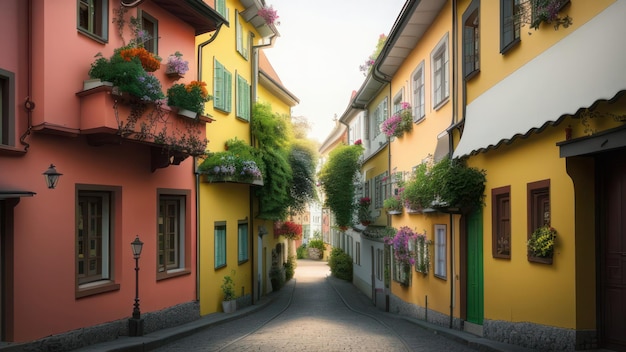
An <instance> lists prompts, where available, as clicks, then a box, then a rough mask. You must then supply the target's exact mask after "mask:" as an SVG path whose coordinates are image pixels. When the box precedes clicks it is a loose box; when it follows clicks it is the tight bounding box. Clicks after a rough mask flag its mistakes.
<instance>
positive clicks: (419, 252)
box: [415, 235, 432, 275]
mask: <svg viewBox="0 0 626 352" xmlns="http://www.w3.org/2000/svg"><path fill="white" fill-rule="evenodd" d="M431 243H432V242H431V241H429V240H427V239H426V235H418V237H417V239H416V240H415V271H417V272H420V273H422V274H424V275H426V274H428V267H429V266H430V253H429V251H428V245H429V244H431Z"/></svg>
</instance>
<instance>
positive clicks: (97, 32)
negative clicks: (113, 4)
mask: <svg viewBox="0 0 626 352" xmlns="http://www.w3.org/2000/svg"><path fill="white" fill-rule="evenodd" d="M108 4H109V1H108V0H78V10H77V12H78V14H77V16H78V31H79V32H81V33H83V34H86V35H88V36H90V37H92V38H94V39H97V40H99V41H103V42H106V41H108V39H109V35H108V32H109V27H108V24H109V17H108V16H109V8H108Z"/></svg>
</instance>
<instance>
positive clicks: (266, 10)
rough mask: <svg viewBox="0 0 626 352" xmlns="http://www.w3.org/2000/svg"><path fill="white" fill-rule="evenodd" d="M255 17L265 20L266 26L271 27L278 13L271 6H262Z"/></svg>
mask: <svg viewBox="0 0 626 352" xmlns="http://www.w3.org/2000/svg"><path fill="white" fill-rule="evenodd" d="M257 15H259V17H261V18H262V19H264V20H265V23H267V24H268V25H272V24H274V23H275V22H276V20H277V19H278V13H277V12H276V10H274V8H273V7H272V6H269V7H267V6H263V7H262V8H261V9H260V10H259V11H258V12H257Z"/></svg>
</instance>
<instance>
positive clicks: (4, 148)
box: [0, 144, 26, 155]
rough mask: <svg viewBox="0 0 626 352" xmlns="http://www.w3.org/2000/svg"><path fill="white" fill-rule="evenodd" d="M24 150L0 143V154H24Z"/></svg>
mask: <svg viewBox="0 0 626 352" xmlns="http://www.w3.org/2000/svg"><path fill="white" fill-rule="evenodd" d="M25 154H26V151H25V150H24V149H19V148H16V147H14V146H10V145H2V144H0V155H25Z"/></svg>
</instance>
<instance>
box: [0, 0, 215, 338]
mask: <svg viewBox="0 0 626 352" xmlns="http://www.w3.org/2000/svg"><path fill="white" fill-rule="evenodd" d="M124 1H125V2H127V3H129V4H128V5H130V6H123V5H122V4H121V3H123V2H124ZM211 5H213V4H212V2H211ZM120 8H121V9H125V10H126V11H125V14H124V15H123V16H122V17H123V18H124V19H125V21H126V22H125V25H124V26H123V30H122V36H120V32H119V30H118V27H117V24H118V23H120V21H119V19H120V18H122V17H120V12H119V9H120ZM131 18H134V19H136V20H137V21H139V23H141V24H142V26H143V28H144V30H146V31H147V32H148V33H149V34H151V36H152V40H150V41H149V42H146V43H145V48H146V49H147V50H148V51H150V52H152V53H154V54H157V55H159V56H160V57H161V58H163V61H162V65H161V67H160V68H159V69H157V70H156V71H154V77H156V78H158V79H159V81H160V82H161V84H162V91H163V92H164V93H165V92H166V90H167V88H168V87H169V86H171V85H172V84H174V83H181V82H182V83H189V82H190V81H192V80H194V79H196V75H197V63H196V59H195V58H196V53H197V50H198V49H197V48H196V45H195V36H196V35H198V34H202V33H206V32H211V31H214V30H216V28H217V27H219V26H220V25H221V23H222V18H221V17H220V16H219V15H218V14H217V13H216V12H215V11H214V10H213V9H212V8H211V7H210V6H209V5H208V4H207V3H205V2H203V1H202V0H185V1H180V0H146V1H142V0H139V1H130V0H123V1H122V2H120V0H78V1H77V0H56V1H47V0H4V1H2V2H1V3H0V33H3V35H2V36H0V47H2V48H3V49H2V52H1V53H0V240H1V242H0V243H1V245H0V283H1V285H0V296H1V299H0V302H2V304H1V306H0V317H1V320H0V324H1V326H0V331H1V340H2V341H5V342H15V343H19V342H28V341H34V340H37V339H42V338H45V337H47V336H51V335H55V336H57V337H58V336H66V335H71V334H68V333H69V332H71V331H73V330H76V329H82V328H87V329H88V330H84V333H85V336H86V337H85V338H86V339H89V340H90V341H88V342H89V343H93V342H96V341H98V340H104V339H110V338H114V337H115V336H117V335H124V334H127V333H128V325H129V324H128V319H129V318H130V316H131V313H132V312H133V303H134V302H135V260H134V258H133V253H132V252H131V246H130V243H131V242H132V241H133V240H134V239H135V238H136V237H137V236H138V237H139V238H140V240H141V241H143V243H144V245H143V251H142V253H141V257H140V259H139V266H140V271H139V298H140V301H139V303H140V310H141V316H142V317H143V318H144V322H145V324H144V332H149V331H152V330H155V329H158V328H162V327H164V326H163V324H172V325H175V324H180V323H182V322H186V321H189V320H192V319H195V318H197V317H198V315H199V310H198V306H197V300H196V299H197V272H196V245H195V244H196V233H197V231H196V229H197V227H196V224H197V211H196V185H197V182H198V181H197V177H196V174H195V168H194V166H195V163H194V157H193V154H194V150H197V149H198V146H199V145H200V148H202V143H203V141H204V138H205V136H206V130H205V128H206V123H208V122H210V119H200V118H196V119H194V120H189V119H188V118H187V117H181V116H179V115H177V114H176V113H175V111H173V110H172V109H170V108H169V107H168V106H167V105H166V104H163V105H162V106H161V105H158V104H153V103H145V102H138V99H137V97H135V98H133V97H132V96H131V97H130V98H129V97H128V94H124V96H123V97H119V96H117V95H115V94H114V93H115V90H113V89H112V87H110V86H100V87H96V88H93V89H88V90H85V89H84V86H83V81H84V80H86V79H88V78H89V76H88V72H89V70H90V67H91V64H92V63H93V62H94V61H95V57H94V56H95V55H96V54H97V53H99V52H100V53H102V55H103V57H105V58H109V57H111V56H112V55H113V52H114V49H116V48H120V47H122V46H124V45H128V44H129V43H131V44H132V43H133V42H132V41H133V40H134V39H136V38H137V37H136V36H135V35H134V34H133V32H132V30H131V27H132V26H129V25H131V24H132V21H131ZM176 51H178V52H180V53H182V54H183V58H184V59H186V60H187V61H188V62H189V71H188V72H187V73H186V75H185V76H184V77H183V78H172V77H169V76H168V75H166V67H165V65H164V63H165V62H166V61H167V58H168V56H169V55H171V54H174V53H175V52H176ZM190 141H192V142H191V143H190ZM204 142H205V141H204ZM198 143H199V145H198ZM194 148H195V149H194ZM51 163H52V164H54V165H55V166H56V170H57V171H58V172H59V173H62V175H61V176H60V179H59V181H58V184H57V185H56V188H54V189H49V188H48V187H47V186H46V182H45V180H44V176H42V173H43V172H44V171H45V170H46V169H48V167H49V166H50V164H51ZM150 317H155V319H150ZM156 317H158V318H159V319H156ZM68 339H70V340H68V341H70V342H69V344H70V345H69V347H79V346H80V345H81V344H84V343H85V341H81V340H76V339H75V338H68Z"/></svg>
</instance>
